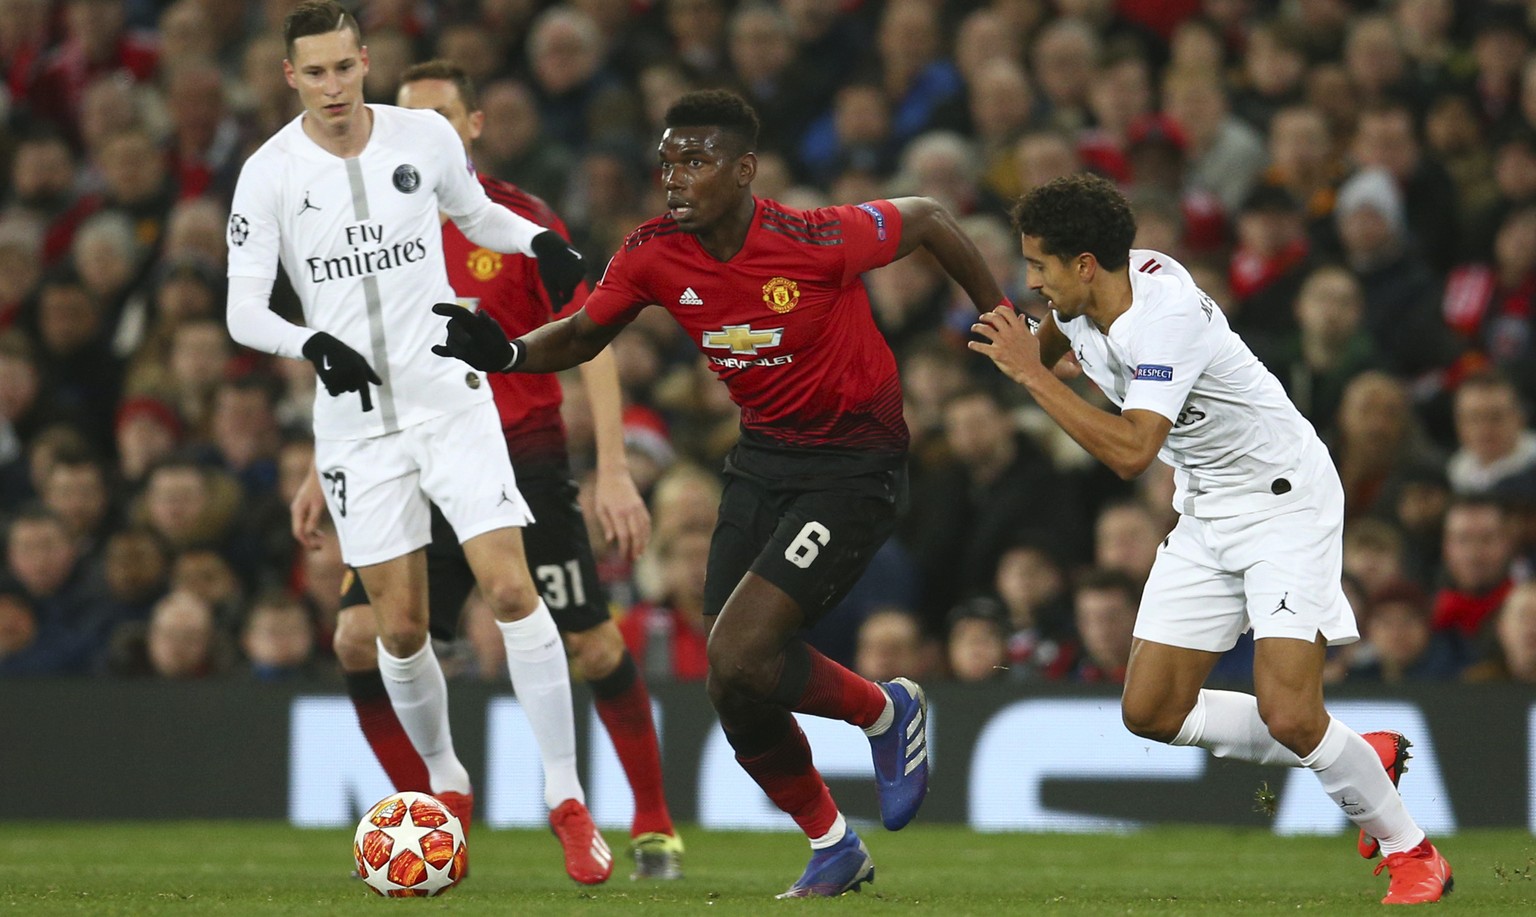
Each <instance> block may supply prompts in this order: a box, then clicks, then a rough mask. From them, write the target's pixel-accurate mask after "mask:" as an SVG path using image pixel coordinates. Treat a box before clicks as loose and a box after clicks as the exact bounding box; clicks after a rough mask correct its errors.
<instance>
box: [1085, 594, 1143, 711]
mask: <svg viewBox="0 0 1536 917" xmlns="http://www.w3.org/2000/svg"><path fill="white" fill-rule="evenodd" d="M1140 599H1141V590H1140V588H1139V587H1138V586H1137V585H1136V581H1135V580H1133V579H1131V578H1130V577H1129V576H1127V575H1125V574H1124V573H1122V572H1121V571H1119V570H1100V569H1092V570H1089V571H1087V572H1085V573H1083V574H1082V575H1081V576H1079V577H1078V578H1077V587H1076V589H1074V590H1073V598H1072V607H1073V620H1074V621H1075V622H1076V625H1077V633H1078V635H1079V636H1080V637H1081V639H1082V642H1083V657H1082V659H1081V660H1079V661H1078V663H1077V667H1076V668H1075V669H1073V671H1072V675H1071V678H1072V680H1073V681H1078V682H1087V683H1097V682H1110V683H1113V684H1123V683H1124V682H1125V669H1126V666H1127V665H1129V664H1130V660H1131V631H1132V630H1133V629H1134V628H1135V626H1136V605H1137V603H1138V602H1139V601H1140Z"/></svg>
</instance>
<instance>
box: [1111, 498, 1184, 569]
mask: <svg viewBox="0 0 1536 917" xmlns="http://www.w3.org/2000/svg"><path fill="white" fill-rule="evenodd" d="M1168 531H1169V530H1168V529H1165V528H1163V527H1162V524H1161V521H1160V520H1159V519H1158V517H1157V516H1155V515H1153V513H1152V511H1151V510H1150V509H1148V508H1147V507H1146V506H1145V505H1143V504H1142V503H1141V502H1139V501H1135V500H1126V501H1122V502H1118V503H1111V504H1109V505H1108V506H1106V507H1104V508H1103V509H1102V510H1100V511H1099V518H1098V521H1097V522H1096V523H1094V528H1093V564H1094V566H1096V567H1098V568H1100V569H1103V570H1119V571H1120V572H1121V573H1124V574H1125V575H1127V576H1129V577H1130V578H1131V580H1132V582H1134V583H1136V584H1138V588H1139V586H1140V584H1143V583H1145V582H1146V581H1147V575H1148V574H1149V573H1151V572H1152V563H1153V561H1155V560H1157V549H1158V547H1160V546H1161V545H1162V542H1163V539H1164V538H1165V537H1166V536H1167V535H1168Z"/></svg>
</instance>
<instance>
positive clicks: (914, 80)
mask: <svg viewBox="0 0 1536 917" xmlns="http://www.w3.org/2000/svg"><path fill="white" fill-rule="evenodd" d="M942 35H943V32H942V30H941V29H940V28H939V19H938V12H937V10H936V9H935V7H934V6H933V5H932V4H930V3H927V2H925V0H893V2H891V3H889V4H887V5H886V6H885V9H884V11H883V12H882V14H881V16H880V24H879V28H878V31H877V32H876V36H875V47H876V51H877V53H878V58H879V77H878V81H879V84H880V87H881V88H882V89H883V90H884V92H885V97H886V99H888V100H889V101H890V103H891V136H892V138H893V139H894V140H895V141H896V142H897V143H905V142H906V141H908V140H911V139H912V138H914V137H916V136H918V135H919V134H922V133H923V132H924V131H927V130H930V129H934V128H948V127H957V126H959V124H958V121H956V120H953V119H955V118H956V116H957V115H958V108H959V106H956V105H955V104H954V102H955V101H956V100H957V99H958V98H959V96H960V93H961V91H962V89H963V83H962V82H961V79H960V71H959V70H957V69H956V68H955V65H954V64H953V63H951V62H950V60H949V59H947V58H945V57H944V56H942V52H943V51H944V46H943V43H942V41H941V37H942Z"/></svg>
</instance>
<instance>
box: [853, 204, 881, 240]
mask: <svg viewBox="0 0 1536 917" xmlns="http://www.w3.org/2000/svg"><path fill="white" fill-rule="evenodd" d="M859 209H860V210H862V211H864V212H865V213H867V214H869V215H870V216H872V217H874V218H875V238H877V239H879V240H880V241H881V242H884V241H885V214H884V213H882V212H881V211H880V208H879V207H876V206H875V205H874V204H860V205H859Z"/></svg>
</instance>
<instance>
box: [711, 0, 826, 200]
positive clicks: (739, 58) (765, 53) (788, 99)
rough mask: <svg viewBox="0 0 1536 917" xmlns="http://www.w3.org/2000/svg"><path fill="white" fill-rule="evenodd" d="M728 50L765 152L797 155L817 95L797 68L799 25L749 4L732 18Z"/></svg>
mask: <svg viewBox="0 0 1536 917" xmlns="http://www.w3.org/2000/svg"><path fill="white" fill-rule="evenodd" d="M729 48H730V60H731V69H732V71H733V72H734V77H735V82H736V84H737V85H738V86H739V87H740V89H741V92H742V95H743V96H744V97H745V98H746V100H747V101H748V102H750V103H752V107H753V108H754V109H756V110H757V117H758V120H759V121H761V122H762V127H763V129H762V134H761V137H762V140H763V142H762V144H761V145H760V149H761V150H763V151H769V150H772V151H777V152H779V153H785V154H788V153H792V152H793V151H794V149H795V145H796V142H797V141H798V140H799V138H800V130H801V127H802V126H803V125H804V124H805V121H806V113H807V112H808V111H811V110H813V108H812V106H813V105H814V99H815V98H816V94H817V90H813V89H812V88H811V87H809V86H807V85H806V84H805V76H804V74H801V73H799V72H797V71H796V70H795V69H794V68H793V67H792V64H793V63H794V59H795V24H794V22H793V21H791V20H790V18H789V16H788V15H787V14H785V13H784V11H783V10H781V9H779V8H778V7H777V6H775V5H774V4H772V3H767V2H762V0H757V2H751V3H745V4H743V5H742V6H740V7H738V8H737V10H736V12H735V13H733V14H732V15H731V20H730V44H729ZM761 180H762V176H761V174H759V176H758V181H759V184H760V183H761ZM762 196H765V197H773V195H772V194H763V195H762Z"/></svg>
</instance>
